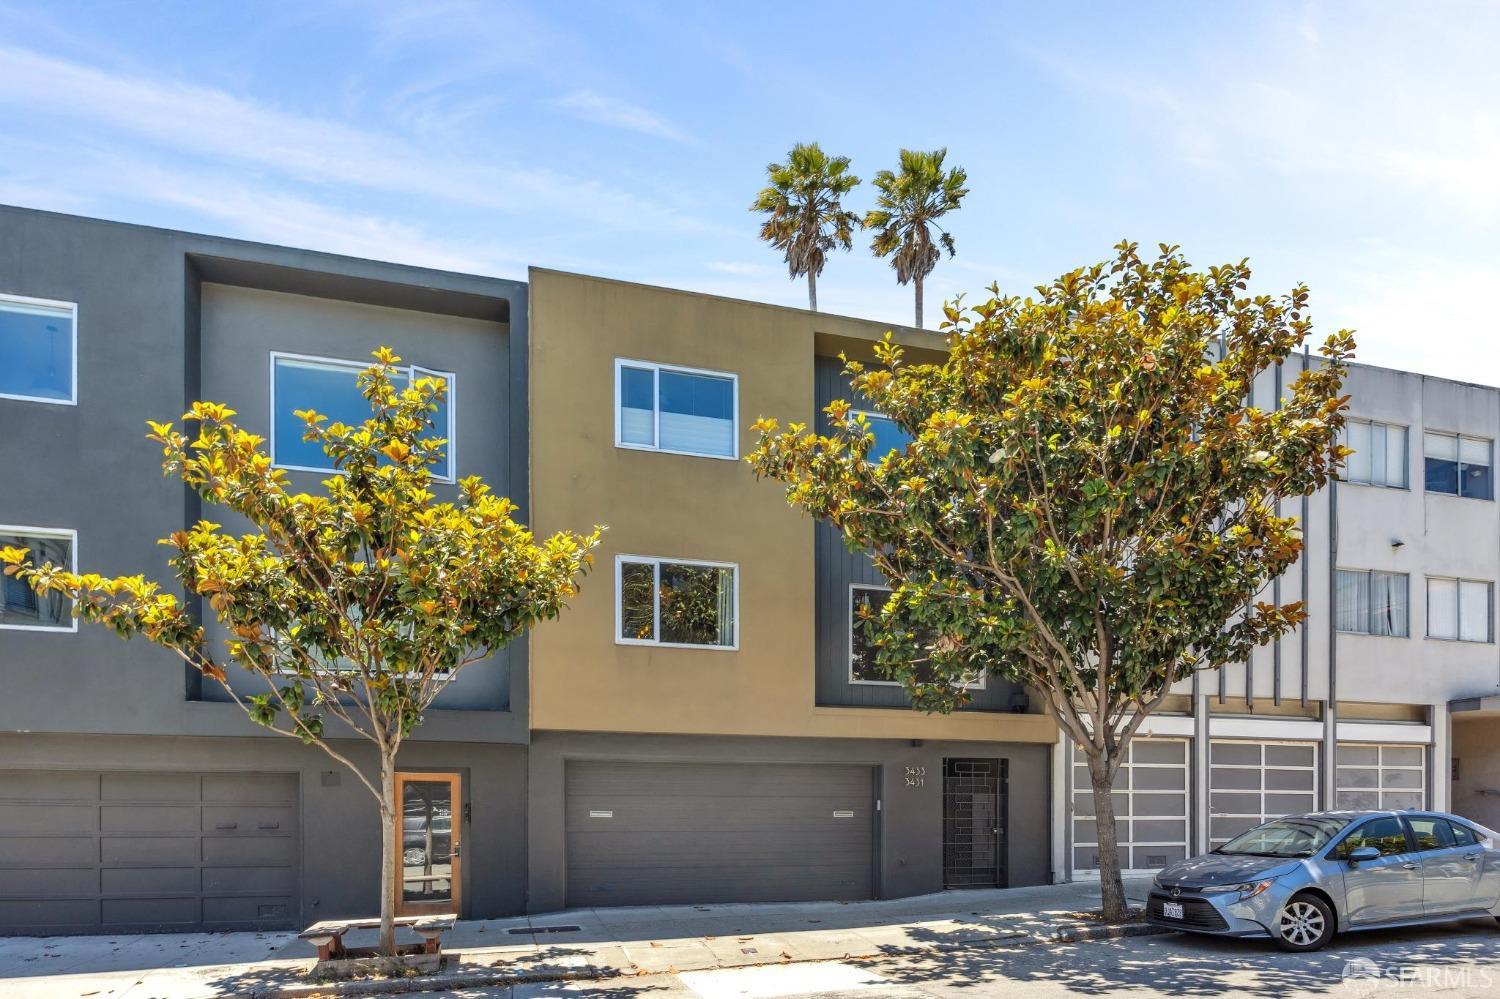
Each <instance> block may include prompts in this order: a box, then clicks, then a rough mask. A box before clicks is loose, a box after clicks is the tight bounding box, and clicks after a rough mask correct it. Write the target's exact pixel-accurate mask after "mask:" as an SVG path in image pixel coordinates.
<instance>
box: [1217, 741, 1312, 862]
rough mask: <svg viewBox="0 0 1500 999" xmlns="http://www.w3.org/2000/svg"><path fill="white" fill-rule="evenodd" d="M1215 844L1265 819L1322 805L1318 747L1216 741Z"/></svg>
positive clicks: (1310, 745) (1223, 841)
mask: <svg viewBox="0 0 1500 999" xmlns="http://www.w3.org/2000/svg"><path fill="white" fill-rule="evenodd" d="M1210 755H1211V756H1212V758H1213V761H1214V763H1215V764H1223V765H1221V766H1214V767H1213V768H1212V769H1211V770H1210V771H1209V818H1208V838H1209V845H1210V846H1214V847H1218V846H1222V845H1223V844H1224V843H1226V842H1228V841H1229V840H1230V839H1232V838H1234V837H1235V836H1238V835H1239V834H1240V833H1242V832H1245V831H1247V830H1250V829H1254V828H1255V827H1256V826H1258V825H1260V824H1261V823H1262V822H1266V821H1268V820H1270V819H1273V818H1277V817H1279V816H1282V815H1287V814H1291V813H1294V812H1307V811H1313V810H1315V809H1316V808H1317V782H1318V775H1317V769H1316V765H1317V746H1316V745H1313V744H1311V743H1276V742H1249V741H1228V740H1216V741H1214V742H1213V743H1212V745H1211V747H1210Z"/></svg>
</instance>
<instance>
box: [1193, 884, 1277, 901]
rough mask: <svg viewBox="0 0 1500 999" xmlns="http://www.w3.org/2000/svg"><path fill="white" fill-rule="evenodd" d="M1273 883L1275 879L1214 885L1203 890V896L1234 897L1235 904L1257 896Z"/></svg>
mask: <svg viewBox="0 0 1500 999" xmlns="http://www.w3.org/2000/svg"><path fill="white" fill-rule="evenodd" d="M1275 883H1276V879H1275V878H1269V879H1267V880H1265V881H1247V882H1245V883H1244V884H1241V885H1214V886H1213V887H1211V888H1205V889H1203V893H1204V894H1205V895H1235V896H1237V897H1236V898H1235V901H1236V902H1244V901H1247V900H1249V899H1252V898H1254V897H1255V896H1257V895H1259V894H1260V893H1261V892H1263V891H1265V890H1266V889H1267V888H1269V887H1271V886H1272V885H1274V884H1275Z"/></svg>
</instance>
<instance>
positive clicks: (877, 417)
mask: <svg viewBox="0 0 1500 999" xmlns="http://www.w3.org/2000/svg"><path fill="white" fill-rule="evenodd" d="M851 415H854V416H863V417H864V418H865V422H866V423H867V424H868V425H869V427H870V433H872V434H874V435H875V443H873V444H871V445H870V452H869V454H867V455H866V456H865V457H866V460H868V461H869V462H870V464H872V465H873V464H878V463H879V462H880V459H882V458H884V457H885V456H886V455H888V454H890V453H891V452H892V451H904V450H906V445H908V444H910V443H911V441H912V437H911V434H909V433H907V432H906V431H905V430H902V429H901V424H899V423H897V422H896V421H895V420H893V419H891V418H890V417H889V416H886V415H885V414H884V413H877V412H875V411H874V410H873V409H856V410H854V411H853V412H852V414H851Z"/></svg>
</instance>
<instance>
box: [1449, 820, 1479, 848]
mask: <svg viewBox="0 0 1500 999" xmlns="http://www.w3.org/2000/svg"><path fill="white" fill-rule="evenodd" d="M1448 828H1449V829H1451V830H1452V831H1453V845H1454V846H1473V845H1474V844H1475V843H1478V842H1479V837H1478V836H1476V835H1474V830H1472V829H1470V828H1469V827H1468V826H1466V825H1464V824H1463V823H1462V822H1450V823H1448Z"/></svg>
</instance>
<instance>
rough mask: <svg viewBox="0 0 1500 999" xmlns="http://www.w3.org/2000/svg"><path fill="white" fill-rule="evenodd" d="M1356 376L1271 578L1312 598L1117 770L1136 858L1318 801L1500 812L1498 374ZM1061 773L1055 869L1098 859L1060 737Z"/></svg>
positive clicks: (1286, 374)
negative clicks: (1469, 378) (1304, 614)
mask: <svg viewBox="0 0 1500 999" xmlns="http://www.w3.org/2000/svg"><path fill="white" fill-rule="evenodd" d="M1304 363H1309V362H1307V361H1306V360H1304V359H1301V358H1299V359H1297V360H1296V361H1294V362H1290V363H1288V365H1287V366H1286V369H1285V370H1284V371H1283V372H1271V373H1268V374H1267V375H1266V376H1265V377H1264V378H1263V380H1262V382H1261V383H1259V384H1257V386H1256V392H1255V393H1254V396H1255V398H1254V402H1255V404H1257V405H1259V406H1261V407H1262V408H1266V409H1269V408H1272V407H1273V406H1274V405H1275V401H1276V399H1277V398H1278V397H1279V396H1280V392H1279V391H1278V389H1279V388H1280V387H1281V386H1282V385H1286V384H1290V382H1291V380H1292V378H1294V377H1295V375H1296V373H1297V372H1298V371H1299V370H1300V368H1301V366H1302V364H1304ZM1310 363H1314V364H1316V363H1317V359H1316V358H1314V359H1312V361H1311V362H1310ZM1345 391H1346V392H1347V393H1348V394H1349V396H1350V407H1349V414H1348V415H1349V420H1348V427H1347V430H1346V432H1345V444H1346V445H1347V446H1348V447H1350V448H1352V449H1353V450H1354V452H1355V453H1354V455H1353V456H1352V457H1351V458H1350V459H1349V460H1348V463H1347V467H1346V469H1345V471H1344V474H1343V476H1342V479H1341V481H1339V482H1338V483H1337V484H1336V485H1334V486H1332V487H1330V488H1328V489H1325V490H1323V491H1322V492H1320V493H1318V494H1317V495H1314V496H1312V497H1309V498H1307V499H1306V500H1297V501H1293V503H1292V508H1291V509H1290V510H1283V513H1288V512H1289V513H1291V514H1293V515H1296V516H1298V517H1299V518H1300V519H1301V520H1302V522H1303V524H1304V525H1305V526H1304V543H1305V548H1304V551H1303V556H1302V559H1301V560H1300V561H1299V563H1298V564H1297V565H1295V566H1294V567H1293V568H1292V569H1291V571H1289V572H1288V573H1286V574H1285V575H1284V576H1282V577H1281V578H1280V579H1278V580H1275V581H1274V582H1273V583H1272V584H1271V585H1270V586H1268V587H1267V592H1266V593H1264V594H1263V595H1262V596H1261V599H1270V600H1274V601H1277V602H1286V601H1292V600H1304V601H1306V603H1307V607H1308V612H1309V617H1308V620H1307V621H1306V622H1304V623H1303V625H1302V626H1301V627H1300V628H1299V629H1298V630H1297V631H1295V632H1293V633H1292V634H1290V635H1287V636H1285V637H1283V638H1282V639H1281V640H1280V641H1278V642H1276V643H1275V644H1273V645H1270V646H1267V647H1263V648H1260V649H1257V650H1256V651H1255V654H1254V655H1253V656H1252V657H1251V659H1250V661H1249V662H1248V663H1243V664H1238V665H1234V666H1229V667H1226V668H1224V669H1222V670H1219V671H1217V672H1212V673H1204V674H1201V675H1199V676H1197V677H1195V678H1194V679H1193V680H1191V681H1189V682H1184V683H1183V684H1182V685H1181V687H1180V688H1179V690H1178V691H1175V692H1174V694H1173V696H1172V698H1171V699H1170V701H1169V703H1168V705H1166V710H1164V711H1163V712H1162V713H1161V714H1160V715H1159V716H1157V717H1153V718H1151V719H1149V720H1148V722H1147V723H1146V725H1145V726H1144V728H1143V734H1144V735H1145V736H1146V737H1145V738H1144V739H1142V738H1138V739H1137V741H1136V743H1135V745H1134V747H1133V750H1132V754H1131V757H1130V758H1129V760H1128V761H1127V763H1126V764H1125V765H1124V766H1123V767H1122V768H1121V776H1120V779H1119V783H1118V785H1117V787H1118V792H1117V796H1116V805H1115V810H1116V812H1117V814H1118V816H1119V838H1120V841H1121V843H1122V851H1123V857H1122V861H1123V863H1124V865H1125V867H1126V868H1127V869H1128V870H1132V871H1151V870H1155V869H1158V868H1160V867H1162V866H1164V865H1166V864H1169V863H1172V862H1173V861H1176V860H1180V859H1182V858H1183V857H1185V856H1191V855H1192V854H1194V853H1198V852H1202V851H1205V850H1208V849H1211V848H1213V847H1214V846H1217V845H1219V844H1220V843H1223V842H1224V841H1225V840H1227V839H1229V838H1230V837H1232V836H1234V835H1236V834H1238V833H1239V832H1241V831H1243V830H1245V829H1247V828H1250V827H1251V826H1253V825H1256V824H1257V823H1259V822H1261V821H1264V820H1265V819H1269V818H1273V817H1275V816H1277V815H1283V814H1288V813H1291V812H1296V811H1306V810H1312V809H1319V808H1322V809H1331V808H1435V809H1442V810H1451V811H1454V812H1457V813H1459V814H1462V815H1466V816H1468V817H1470V818H1473V819H1475V820H1476V821H1478V822H1481V823H1484V824H1485V825H1489V826H1492V827H1493V826H1500V647H1497V645H1496V642H1495V581H1496V580H1497V578H1500V505H1497V503H1496V501H1495V477H1494V462H1495V440H1496V436H1497V431H1500V388H1494V387H1490V386H1481V385H1470V384H1466V383H1463V382H1457V381H1450V380H1448V379H1443V378H1434V377H1429V376H1425V375H1419V374H1412V373H1410V372H1404V371H1393V370H1389V369H1385V368H1377V367H1370V366H1366V365H1362V364H1356V365H1354V366H1352V368H1351V370H1350V374H1349V378H1348V380H1347V382H1346V383H1345ZM1053 788H1054V792H1053V808H1054V816H1053V829H1054V830H1055V831H1056V834H1055V835H1054V839H1053V869H1054V871H1055V872H1058V873H1059V876H1061V877H1063V878H1065V879H1074V878H1086V877H1089V876H1091V875H1093V876H1097V867H1098V857H1097V846H1096V844H1097V838H1096V837H1095V833H1094V823H1093V819H1092V818H1091V814H1092V811H1093V805H1092V794H1091V791H1090V790H1089V781H1088V771H1087V768H1086V767H1085V766H1084V765H1083V759H1082V756H1081V755H1080V754H1077V752H1076V750H1071V748H1070V747H1068V746H1067V745H1066V742H1064V744H1063V747H1062V748H1061V751H1060V752H1058V753H1056V754H1054V760H1053Z"/></svg>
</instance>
